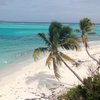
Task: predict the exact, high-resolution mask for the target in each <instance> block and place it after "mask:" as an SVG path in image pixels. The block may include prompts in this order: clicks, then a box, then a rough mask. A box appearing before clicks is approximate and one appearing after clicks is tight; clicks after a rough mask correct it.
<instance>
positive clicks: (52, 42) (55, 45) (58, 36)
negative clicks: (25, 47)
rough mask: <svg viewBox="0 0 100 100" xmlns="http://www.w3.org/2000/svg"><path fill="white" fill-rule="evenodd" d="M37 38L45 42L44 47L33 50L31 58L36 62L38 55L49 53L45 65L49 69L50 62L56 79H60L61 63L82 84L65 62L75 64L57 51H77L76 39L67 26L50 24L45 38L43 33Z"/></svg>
mask: <svg viewBox="0 0 100 100" xmlns="http://www.w3.org/2000/svg"><path fill="white" fill-rule="evenodd" d="M38 36H39V37H40V38H41V39H42V40H43V41H44V42H45V44H46V47H40V48H37V49H35V50H34V53H33V57H34V60H37V59H38V58H39V57H40V56H39V55H40V54H41V53H42V54H43V53H45V52H49V56H48V57H47V60H46V65H47V66H48V67H49V68H50V65H51V62H52V64H53V69H54V74H55V76H56V78H57V79H59V78H60V75H59V71H58V69H59V67H58V66H61V64H62V63H64V64H65V65H66V67H67V68H68V69H69V70H70V71H71V72H72V73H73V74H74V75H75V76H76V77H77V78H78V79H79V80H80V82H82V83H83V81H82V79H81V78H80V77H79V76H78V75H77V73H75V72H74V71H73V70H72V69H71V68H70V67H69V65H68V64H67V63H66V62H65V60H66V61H69V62H71V63H73V64H77V63H76V62H75V61H74V60H73V59H72V58H70V57H69V56H68V55H65V54H64V53H62V52H61V51H60V50H59V47H62V48H65V49H75V48H76V49H78V48H79V43H78V39H77V38H76V37H75V36H74V35H72V29H71V28H70V27H69V26H63V25H62V24H61V23H58V22H52V23H51V25H50V27H49V34H48V36H46V35H45V34H44V33H38Z"/></svg>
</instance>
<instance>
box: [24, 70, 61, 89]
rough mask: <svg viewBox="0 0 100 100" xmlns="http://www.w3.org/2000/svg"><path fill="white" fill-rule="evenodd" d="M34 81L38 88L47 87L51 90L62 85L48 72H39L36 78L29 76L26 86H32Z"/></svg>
mask: <svg viewBox="0 0 100 100" xmlns="http://www.w3.org/2000/svg"><path fill="white" fill-rule="evenodd" d="M34 81H37V82H38V88H41V87H47V88H50V87H52V86H56V85H60V84H61V83H60V82H59V81H58V80H57V79H56V78H55V76H54V75H50V74H48V73H47V72H45V71H43V72H39V73H37V74H35V75H34V76H29V77H27V78H26V84H31V83H33V82H34Z"/></svg>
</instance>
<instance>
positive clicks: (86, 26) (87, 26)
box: [77, 18, 100, 65]
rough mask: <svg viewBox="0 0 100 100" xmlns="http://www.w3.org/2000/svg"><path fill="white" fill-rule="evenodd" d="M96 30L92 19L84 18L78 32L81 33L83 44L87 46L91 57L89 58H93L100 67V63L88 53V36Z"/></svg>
mask: <svg viewBox="0 0 100 100" xmlns="http://www.w3.org/2000/svg"><path fill="white" fill-rule="evenodd" d="M94 28H95V26H94V23H93V22H92V21H91V20H90V19H88V18H83V19H81V20H80V29H79V30H77V31H78V32H80V33H81V37H82V42H83V44H84V46H85V50H86V52H87V54H88V55H89V57H90V58H92V59H93V60H94V61H96V62H97V63H98V64H99V65H100V62H99V61H98V60H97V59H95V58H94V57H93V56H92V55H91V54H90V53H89V51H88V41H87V36H86V34H92V33H91V31H92V30H93V29H94Z"/></svg>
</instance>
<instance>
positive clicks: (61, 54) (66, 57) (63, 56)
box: [59, 52, 76, 63]
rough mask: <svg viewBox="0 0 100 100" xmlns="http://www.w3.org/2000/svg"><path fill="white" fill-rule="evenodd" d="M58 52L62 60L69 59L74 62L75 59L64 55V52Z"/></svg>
mask: <svg viewBox="0 0 100 100" xmlns="http://www.w3.org/2000/svg"><path fill="white" fill-rule="evenodd" d="M59 54H60V56H61V57H62V58H63V59H64V60H66V61H69V62H71V63H76V62H75V60H73V59H72V58H70V57H69V56H67V55H65V54H64V53H62V52H59Z"/></svg>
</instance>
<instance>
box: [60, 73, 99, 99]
mask: <svg viewBox="0 0 100 100" xmlns="http://www.w3.org/2000/svg"><path fill="white" fill-rule="evenodd" d="M84 83H85V86H82V85H78V86H76V87H74V88H71V89H70V90H69V91H68V92H66V93H64V94H62V95H61V96H59V97H58V100H100V75H99V74H98V75H94V76H93V77H88V78H87V79H84Z"/></svg>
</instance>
